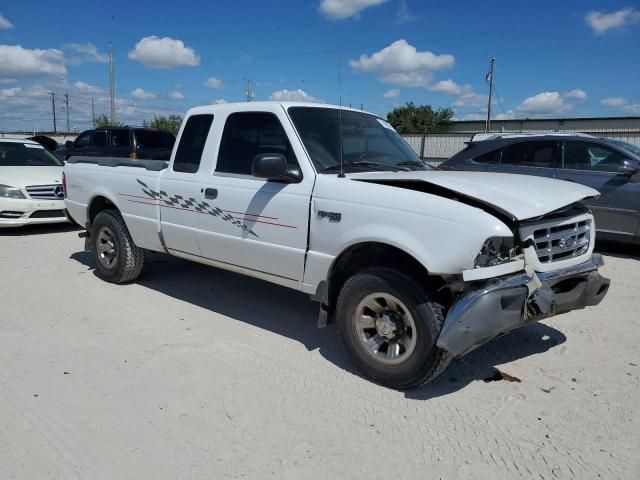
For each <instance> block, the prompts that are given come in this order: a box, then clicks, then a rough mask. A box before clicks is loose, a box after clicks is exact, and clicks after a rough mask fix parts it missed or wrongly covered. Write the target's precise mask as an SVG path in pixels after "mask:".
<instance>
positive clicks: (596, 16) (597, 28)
mask: <svg viewBox="0 0 640 480" xmlns="http://www.w3.org/2000/svg"><path fill="white" fill-rule="evenodd" d="M584 19H585V21H586V22H587V24H588V25H589V26H590V27H591V29H592V30H593V33H595V34H596V35H602V34H604V33H606V32H607V31H608V30H613V29H617V28H622V27H625V26H627V25H633V24H635V23H639V22H640V12H638V11H636V10H635V8H633V7H627V8H623V9H620V10H617V11H615V12H610V13H605V12H599V11H596V10H592V11H590V12H589V13H587V14H586V15H585V17H584Z"/></svg>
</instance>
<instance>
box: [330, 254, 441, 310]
mask: <svg viewBox="0 0 640 480" xmlns="http://www.w3.org/2000/svg"><path fill="white" fill-rule="evenodd" d="M370 267H390V268H394V269H396V270H399V271H401V272H403V273H405V274H407V275H409V276H411V277H412V278H413V279H414V280H416V281H417V282H418V283H419V284H421V285H425V287H427V288H428V289H429V290H430V291H431V292H436V291H438V289H439V288H440V287H442V286H443V285H444V284H445V281H444V279H443V278H441V277H438V276H433V275H429V272H428V270H427V269H426V268H425V267H424V265H422V264H421V263H420V262H419V261H418V260H416V259H415V258H414V257H413V256H411V255H410V254H408V253H407V252H405V251H403V250H401V249H399V248H397V247H393V246H391V245H388V244H384V243H376V242H366V243H359V244H357V245H353V246H351V247H349V248H348V249H347V250H345V251H344V252H342V253H341V254H340V255H339V256H338V258H337V259H336V260H335V261H334V263H333V267H332V268H331V271H330V272H329V276H328V289H327V292H326V294H325V295H326V297H325V301H326V302H327V304H326V305H325V307H328V309H329V311H333V309H334V308H335V305H336V301H337V299H338V295H339V294H340V290H341V289H342V286H343V285H344V282H346V281H347V279H348V278H349V277H351V276H352V275H353V274H355V273H356V272H358V271H361V270H364V269H366V268H370Z"/></svg>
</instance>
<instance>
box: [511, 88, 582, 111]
mask: <svg viewBox="0 0 640 480" xmlns="http://www.w3.org/2000/svg"><path fill="white" fill-rule="evenodd" d="M517 110H518V111H519V112H522V113H532V114H559V113H564V112H567V111H568V110H571V106H570V105H568V104H566V103H565V101H564V98H563V97H562V95H560V94H559V93H558V92H540V93H538V94H537V95H534V96H532V97H529V98H526V99H524V101H523V102H522V103H521V104H520V105H518V108H517Z"/></svg>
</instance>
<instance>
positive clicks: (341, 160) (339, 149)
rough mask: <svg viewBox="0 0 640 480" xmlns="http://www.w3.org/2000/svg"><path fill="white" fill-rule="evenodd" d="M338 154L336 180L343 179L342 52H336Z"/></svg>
mask: <svg viewBox="0 0 640 480" xmlns="http://www.w3.org/2000/svg"><path fill="white" fill-rule="evenodd" d="M338 101H339V103H340V110H338V142H339V145H338V154H339V155H340V173H339V174H338V178H344V160H343V158H342V52H338Z"/></svg>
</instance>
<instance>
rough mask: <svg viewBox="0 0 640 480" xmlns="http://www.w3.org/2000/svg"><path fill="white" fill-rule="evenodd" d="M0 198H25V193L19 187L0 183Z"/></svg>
mask: <svg viewBox="0 0 640 480" xmlns="http://www.w3.org/2000/svg"><path fill="white" fill-rule="evenodd" d="M0 198H21V199H25V198H27V197H25V196H24V193H22V191H21V190H20V189H19V188H16V187H10V186H9V185H0Z"/></svg>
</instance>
